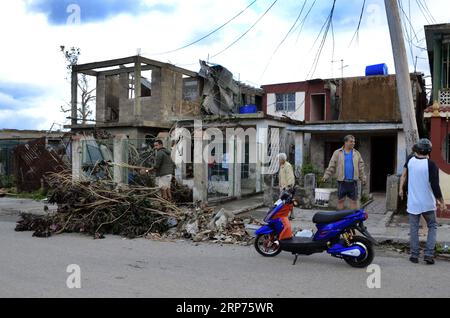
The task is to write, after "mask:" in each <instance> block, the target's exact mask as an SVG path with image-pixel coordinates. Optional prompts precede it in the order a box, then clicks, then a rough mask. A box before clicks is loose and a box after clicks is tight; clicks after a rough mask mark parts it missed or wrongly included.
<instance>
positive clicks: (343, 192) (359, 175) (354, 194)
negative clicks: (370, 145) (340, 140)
mask: <svg viewBox="0 0 450 318" xmlns="http://www.w3.org/2000/svg"><path fill="white" fill-rule="evenodd" d="M334 174H336V175H337V181H338V200H339V201H338V209H339V210H343V209H344V202H345V197H346V196H347V197H348V198H349V199H350V206H351V209H353V210H356V209H357V208H358V201H357V200H358V183H357V182H358V180H361V182H362V184H363V185H365V183H366V175H365V172H364V161H363V159H362V157H361V154H360V153H359V151H358V150H356V149H355V137H354V136H352V135H348V136H345V138H344V146H343V147H342V148H340V149H338V150H336V151H335V152H334V153H333V156H332V157H331V160H330V163H329V165H328V168H327V169H326V170H325V174H324V176H323V178H322V181H323V182H326V181H327V180H328V179H329V178H330V177H331V176H332V175H334Z"/></svg>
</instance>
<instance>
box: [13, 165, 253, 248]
mask: <svg viewBox="0 0 450 318" xmlns="http://www.w3.org/2000/svg"><path fill="white" fill-rule="evenodd" d="M47 182H48V184H49V185H50V188H51V190H50V194H51V195H50V197H49V200H48V203H49V204H57V205H58V209H57V211H56V212H54V213H48V214H46V215H40V216H36V215H31V214H22V215H21V220H19V221H18V222H17V226H16V229H15V230H16V231H33V232H34V234H33V236H36V237H49V236H51V235H54V234H60V233H71V232H75V233H85V234H88V235H91V236H92V237H93V238H95V239H101V238H104V237H105V234H115V235H121V236H123V237H126V238H137V237H144V238H148V239H152V240H161V241H173V240H177V239H191V240H192V241H194V242H215V243H221V244H242V245H249V244H251V241H252V236H251V235H250V234H249V233H247V231H246V227H245V226H246V225H248V224H256V225H258V224H261V222H260V221H257V220H254V219H252V218H247V219H245V220H243V219H241V218H238V217H235V216H234V214H233V213H231V212H228V211H226V210H224V209H221V210H220V211H219V212H217V213H215V212H214V208H212V207H208V206H201V207H195V208H193V207H189V206H186V205H185V206H182V205H177V204H175V203H173V202H169V201H167V200H164V199H163V198H161V197H160V195H159V194H160V192H159V189H158V188H153V187H152V188H149V187H142V186H133V187H126V188H125V187H121V188H120V189H118V188H117V187H115V185H114V183H113V182H111V181H105V180H96V181H87V180H82V181H73V180H72V176H71V174H70V172H65V173H52V174H50V175H49V176H48V177H47Z"/></svg>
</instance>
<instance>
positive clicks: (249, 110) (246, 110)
mask: <svg viewBox="0 0 450 318" xmlns="http://www.w3.org/2000/svg"><path fill="white" fill-rule="evenodd" d="M257 111H258V108H257V107H256V105H245V106H242V107H240V108H239V114H254V113H256V112H257Z"/></svg>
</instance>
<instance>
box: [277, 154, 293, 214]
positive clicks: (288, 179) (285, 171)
mask: <svg viewBox="0 0 450 318" xmlns="http://www.w3.org/2000/svg"><path fill="white" fill-rule="evenodd" d="M278 160H279V163H280V171H279V173H278V182H279V186H280V194H281V193H282V192H283V190H288V189H294V186H295V176H294V169H293V168H292V165H291V164H290V163H289V162H287V155H286V154H285V153H280V154H278ZM289 218H290V219H294V211H291V212H290V216H289Z"/></svg>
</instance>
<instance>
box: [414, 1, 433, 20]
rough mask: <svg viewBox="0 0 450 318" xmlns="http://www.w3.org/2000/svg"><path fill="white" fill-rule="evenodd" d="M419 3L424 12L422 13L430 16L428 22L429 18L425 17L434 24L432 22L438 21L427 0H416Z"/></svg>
mask: <svg viewBox="0 0 450 318" xmlns="http://www.w3.org/2000/svg"><path fill="white" fill-rule="evenodd" d="M416 3H417V5H418V6H419V9H420V11H421V12H422V14H423V15H424V16H425V15H426V16H428V17H429V18H430V21H431V23H430V22H428V19H427V18H426V17H425V19H427V22H428V23H430V24H432V23H436V19H435V18H434V17H433V15H432V14H431V12H430V10H429V8H428V5H427V4H426V2H425V1H422V0H416Z"/></svg>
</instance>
